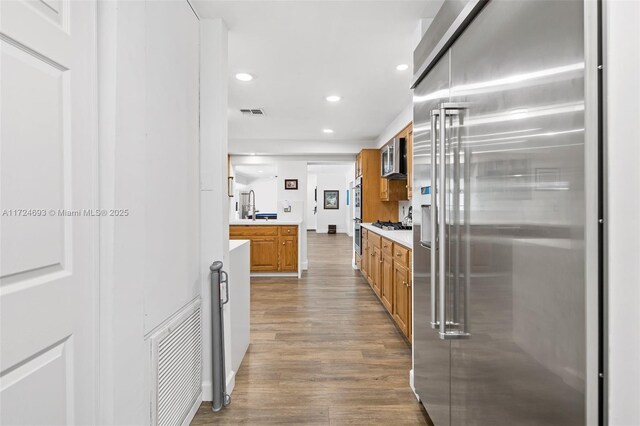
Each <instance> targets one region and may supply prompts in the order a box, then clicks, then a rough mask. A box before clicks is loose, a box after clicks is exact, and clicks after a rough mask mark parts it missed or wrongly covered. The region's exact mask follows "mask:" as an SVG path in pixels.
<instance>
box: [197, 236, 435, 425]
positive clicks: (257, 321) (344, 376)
mask: <svg viewBox="0 0 640 426" xmlns="http://www.w3.org/2000/svg"><path fill="white" fill-rule="evenodd" d="M351 243H352V239H351V238H349V237H347V236H346V235H345V234H337V235H328V234H316V233H315V232H309V233H308V244H309V245H308V247H309V270H308V271H306V272H305V273H304V274H303V276H302V279H300V280H297V279H294V278H254V279H252V282H251V346H250V347H249V351H248V352H247V355H246V357H245V359H244V361H243V363H242V367H241V368H240V371H239V373H238V376H237V377H236V386H235V389H234V392H233V394H232V398H231V404H230V405H229V406H228V407H227V408H225V409H224V410H223V411H222V412H220V413H218V414H214V413H212V412H211V405H210V403H204V404H203V405H202V406H201V407H200V409H199V411H198V414H197V415H196V417H195V419H194V420H193V422H192V424H193V425H208V424H214V423H215V424H238V423H245V424H284V423H293V424H319V425H327V424H331V425H334V424H394V425H399V424H426V420H425V415H424V414H423V411H422V410H421V406H420V404H419V403H418V402H417V400H416V399H415V397H414V395H413V393H412V391H411V389H410V388H409V370H410V369H411V348H410V347H409V345H408V344H407V343H406V342H405V341H404V340H403V337H402V336H401V335H400V333H399V332H398V331H397V330H396V327H395V326H394V325H393V323H392V322H391V319H390V318H389V317H388V316H387V314H386V313H385V310H384V308H383V306H382V305H381V304H380V302H379V301H378V300H377V298H376V296H375V295H374V294H373V292H372V291H371V289H370V287H369V285H368V284H367V283H366V281H365V280H364V278H362V277H361V275H360V273H359V272H357V271H355V270H353V269H352V267H351Z"/></svg>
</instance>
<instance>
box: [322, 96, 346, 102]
mask: <svg viewBox="0 0 640 426" xmlns="http://www.w3.org/2000/svg"><path fill="white" fill-rule="evenodd" d="M325 99H326V100H327V102H338V101H339V100H340V99H342V98H341V97H340V96H338V95H329V96H327V97H326V98H325Z"/></svg>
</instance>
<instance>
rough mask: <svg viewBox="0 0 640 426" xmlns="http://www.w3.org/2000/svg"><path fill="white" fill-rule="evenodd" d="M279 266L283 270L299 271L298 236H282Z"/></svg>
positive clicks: (279, 269)
mask: <svg viewBox="0 0 640 426" xmlns="http://www.w3.org/2000/svg"><path fill="white" fill-rule="evenodd" d="M279 244H280V247H279V253H278V255H279V262H280V263H279V265H278V266H279V267H278V271H281V272H297V271H298V237H280V239H279Z"/></svg>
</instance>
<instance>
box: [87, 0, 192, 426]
mask: <svg viewBox="0 0 640 426" xmlns="http://www.w3.org/2000/svg"><path fill="white" fill-rule="evenodd" d="M98 8H99V9H98V55H99V57H98V69H99V73H98V85H99V87H98V93H99V109H100V129H99V131H100V153H99V155H100V157H99V162H100V203H101V206H102V207H103V208H128V209H130V212H131V214H130V216H128V217H123V218H103V219H104V220H103V219H102V218H101V223H100V233H101V242H100V272H99V273H100V287H101V288H100V301H99V303H100V383H99V392H100V413H99V416H100V423H101V424H149V423H150V421H151V419H150V403H151V400H150V398H151V386H152V385H151V379H150V372H151V362H150V361H151V357H150V345H149V342H148V341H147V340H145V336H148V333H149V332H151V331H152V330H153V329H154V328H156V327H158V326H160V325H161V324H163V323H164V321H165V320H167V319H168V318H169V317H171V316H172V315H173V314H174V313H176V312H177V311H179V310H180V309H181V308H182V307H183V306H185V305H186V304H187V303H188V302H189V301H191V300H197V299H198V298H199V296H200V283H199V276H200V260H199V259H200V253H199V252H200V237H199V216H200V210H199V196H198V171H199V164H198V140H199V136H198V108H199V105H198V90H199V83H198V79H199V78H198V74H199V72H198V61H199V50H198V43H199V42H198V39H199V27H198V20H197V18H196V17H195V15H194V14H193V12H192V10H191V8H190V7H189V5H188V3H187V2H186V1H184V2H171V3H157V2H146V3H145V2H118V3H116V2H98ZM168 171H170V172H168ZM168 266H170V267H168Z"/></svg>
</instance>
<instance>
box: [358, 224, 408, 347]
mask: <svg viewBox="0 0 640 426" xmlns="http://www.w3.org/2000/svg"><path fill="white" fill-rule="evenodd" d="M358 257H359V256H358V255H357V254H356V265H358V267H359V268H360V271H361V272H362V275H363V276H364V277H365V278H366V279H367V281H368V282H369V285H370V286H371V289H372V290H373V291H374V292H375V294H376V295H377V296H378V297H379V298H380V302H381V303H382V305H383V306H384V307H385V308H386V309H387V311H388V312H389V315H391V317H392V318H393V320H394V322H395V323H396V325H397V327H398V329H399V330H400V331H401V332H402V333H403V334H404V335H405V336H406V338H407V340H408V341H409V342H411V334H412V329H411V328H412V325H411V320H412V318H411V305H412V300H411V299H412V285H411V250H410V249H408V248H406V247H404V246H402V245H400V244H396V243H394V242H393V241H390V240H388V239H386V238H382V237H380V236H379V235H377V234H375V233H374V232H373V231H368V232H367V238H366V239H364V238H363V240H362V256H361V259H360V260H358Z"/></svg>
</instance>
